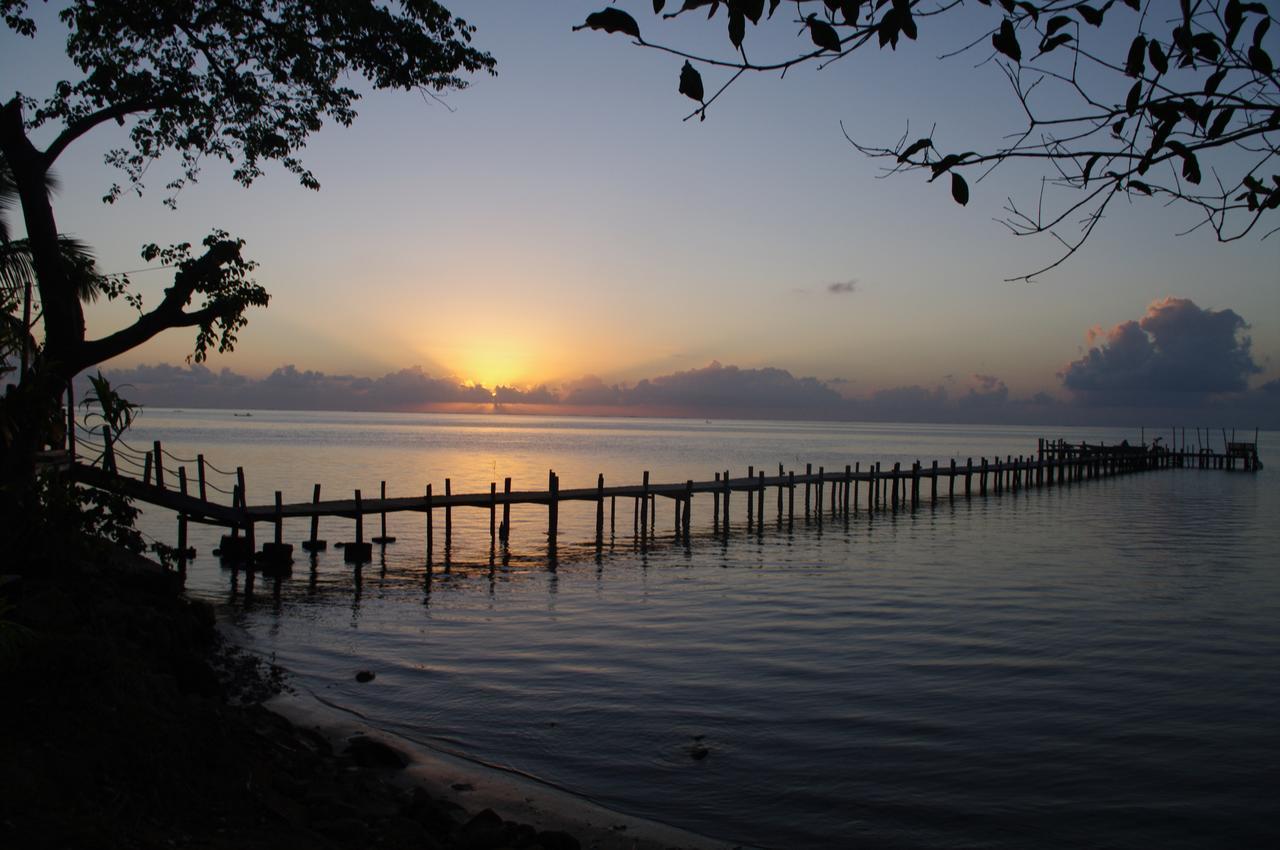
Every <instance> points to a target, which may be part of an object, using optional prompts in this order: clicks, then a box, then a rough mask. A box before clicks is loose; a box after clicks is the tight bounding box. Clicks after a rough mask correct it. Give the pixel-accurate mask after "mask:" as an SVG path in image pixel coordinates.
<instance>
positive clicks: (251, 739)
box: [0, 549, 729, 850]
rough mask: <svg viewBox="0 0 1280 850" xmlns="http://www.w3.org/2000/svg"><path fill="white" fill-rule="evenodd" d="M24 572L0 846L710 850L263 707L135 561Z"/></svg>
mask: <svg viewBox="0 0 1280 850" xmlns="http://www.w3.org/2000/svg"><path fill="white" fill-rule="evenodd" d="M23 566H26V567H28V568H27V569H26V570H24V571H23V572H21V573H16V574H13V575H11V576H6V577H5V581H4V582H3V583H2V585H0V601H3V603H4V606H3V608H0V615H3V616H0V626H2V627H3V633H0V636H3V637H5V638H6V642H5V644H4V645H3V646H0V649H3V650H4V652H3V653H0V672H3V675H4V680H5V683H6V692H5V697H6V698H5V699H4V700H0V725H2V728H4V730H5V731H4V732H3V733H0V846H4V847H9V846H12V847H23V848H31V850H40V848H50V850H54V848H56V850H63V848H72V847H74V848H112V850H114V848H121V850H126V848H127V850H139V848H147V849H148V850H149V849H150V848H155V849H156V850H161V848H164V850H172V848H192V850H196V848H201V850H282V848H294V847H298V848H303V847H305V848H320V849H321V850H323V848H338V847H341V848H347V847H349V848H353V850H354V848H360V849H361V850H363V848H366V847H369V846H377V847H382V848H390V850H401V848H403V850H448V848H458V850H462V848H466V850H499V848H527V850H539V848H540V850H581V848H584V847H585V848H593V850H659V848H672V850H676V848H678V850H712V848H727V847H729V845H727V844H723V843H721V842H714V841H710V840H707V839H704V838H702V837H701V836H695V835H692V834H690V833H685V832H683V831H680V830H677V829H675V828H672V827H666V826H664V825H661V824H653V823H649V822H645V821H642V820H640V819H637V818H629V817H626V816H622V815H616V814H615V813H612V812H609V811H608V810H606V809H603V808H602V807H598V806H595V805H594V804H590V803H588V802H586V801H583V800H581V799H579V798H576V797H574V796H573V795H571V794H568V793H565V792H558V791H555V790H554V789H551V788H549V787H547V786H542V785H540V784H539V783H537V782H535V781H533V780H525V779H523V778H519V777H514V776H511V775H504V774H503V772H502V771H499V770H496V769H493V768H487V767H485V766H483V765H479V764H476V763H472V762H469V761H467V760H466V759H463V758H457V757H452V756H449V755H446V754H443V753H439V752H434V751H430V750H429V748H425V747H422V746H420V745H416V744H413V743H411V742H406V741H404V740H402V739H398V738H395V739H394V740H392V739H393V738H394V736H391V735H389V734H388V733H385V732H383V731H381V730H376V729H374V728H372V727H371V726H369V725H368V724H363V723H359V722H357V721H355V720H354V719H353V718H351V717H349V716H343V715H340V714H339V713H338V712H337V711H336V710H335V709H325V710H322V708H321V704H320V703H319V701H318V700H314V699H310V700H309V698H307V697H303V696H289V695H284V696H281V695H280V691H281V687H280V685H281V671H280V669H279V668H276V667H274V666H272V665H269V664H267V663H265V661H264V659H262V658H261V657H260V656H259V655H258V654H257V653H255V652H254V651H253V649H252V647H251V646H248V645H246V644H247V643H249V642H248V641H245V640H237V639H236V638H237V636H236V635H234V634H230V635H229V634H228V632H229V631H231V629H232V628H234V627H233V626H229V625H228V624H226V623H225V621H224V622H223V623H219V621H218V613H217V611H216V610H215V608H214V606H213V605H210V604H209V603H207V602H202V601H200V600H198V599H193V598H191V597H189V596H187V595H186V594H185V593H184V592H183V591H182V589H181V587H180V585H179V581H178V580H177V576H176V575H175V574H173V573H170V572H168V571H166V570H164V569H163V568H162V567H160V565H158V564H156V563H154V562H151V561H148V560H147V559H145V558H142V557H139V556H134V555H131V554H129V553H126V552H123V551H120V550H114V551H112V550H110V549H107V550H99V551H98V552H97V553H95V554H94V555H92V556H91V557H90V558H89V559H85V560H70V561H67V562H62V563H49V562H44V563H39V564H37V563H34V562H33V563H32V564H30V565H23ZM245 635H247V633H245ZM454 786H458V787H454ZM468 786H469V787H468ZM513 818H514V819H513Z"/></svg>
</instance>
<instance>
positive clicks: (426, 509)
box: [316, 484, 435, 569]
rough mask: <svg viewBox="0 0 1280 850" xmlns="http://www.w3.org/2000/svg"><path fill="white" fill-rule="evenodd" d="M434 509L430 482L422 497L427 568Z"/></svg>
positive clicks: (318, 487) (317, 488) (429, 564)
mask: <svg viewBox="0 0 1280 850" xmlns="http://www.w3.org/2000/svg"><path fill="white" fill-rule="evenodd" d="M316 495H317V496H318V495H320V485H319V484H317V485H316ZM434 510H435V509H434V508H433V507H432V505H431V485H430V484H428V485H427V492H426V494H425V495H424V496H423V497H422V512H423V513H424V514H426V519H427V569H431V550H432V545H431V544H432V540H431V537H432V531H433V529H432V524H433V523H432V521H431V520H432V514H433V513H434Z"/></svg>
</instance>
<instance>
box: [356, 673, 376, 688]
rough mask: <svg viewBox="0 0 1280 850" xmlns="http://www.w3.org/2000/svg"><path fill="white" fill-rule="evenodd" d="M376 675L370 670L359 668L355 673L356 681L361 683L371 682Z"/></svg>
mask: <svg viewBox="0 0 1280 850" xmlns="http://www.w3.org/2000/svg"><path fill="white" fill-rule="evenodd" d="M377 677H378V674H377V673H374V672H373V671H372V670H361V671H360V672H359V673H357V674H356V681H357V682H359V683H360V684H362V685H363V684H364V683H365V682H372V681H373V680H374V679H376V678H377Z"/></svg>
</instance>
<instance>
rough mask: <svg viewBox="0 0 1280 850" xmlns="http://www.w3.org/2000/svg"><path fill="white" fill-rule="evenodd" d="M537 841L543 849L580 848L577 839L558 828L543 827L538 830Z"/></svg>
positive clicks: (568, 849) (576, 849) (570, 849)
mask: <svg viewBox="0 0 1280 850" xmlns="http://www.w3.org/2000/svg"><path fill="white" fill-rule="evenodd" d="M538 843H539V844H541V845H542V847H543V850H582V845H581V844H580V843H578V839H576V838H574V837H573V836H572V835H570V834H569V833H567V832H564V831H562V830H559V829H544V830H543V831H542V832H539V833H538Z"/></svg>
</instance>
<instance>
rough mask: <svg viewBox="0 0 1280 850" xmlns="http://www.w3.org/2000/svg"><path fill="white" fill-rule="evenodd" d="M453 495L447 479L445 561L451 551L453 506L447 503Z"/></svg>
mask: <svg viewBox="0 0 1280 850" xmlns="http://www.w3.org/2000/svg"><path fill="white" fill-rule="evenodd" d="M452 495H453V482H452V481H450V480H449V479H448V478H446V479H445V480H444V498H445V503H444V551H445V554H446V557H445V560H448V553H449V552H450V551H451V550H452V549H453V506H452V505H451V504H450V503H449V497H450V496H452Z"/></svg>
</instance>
